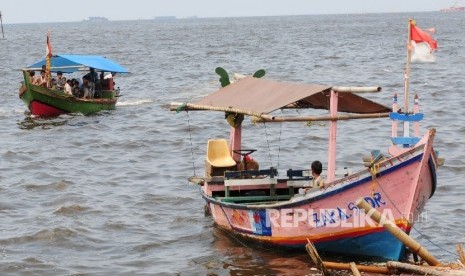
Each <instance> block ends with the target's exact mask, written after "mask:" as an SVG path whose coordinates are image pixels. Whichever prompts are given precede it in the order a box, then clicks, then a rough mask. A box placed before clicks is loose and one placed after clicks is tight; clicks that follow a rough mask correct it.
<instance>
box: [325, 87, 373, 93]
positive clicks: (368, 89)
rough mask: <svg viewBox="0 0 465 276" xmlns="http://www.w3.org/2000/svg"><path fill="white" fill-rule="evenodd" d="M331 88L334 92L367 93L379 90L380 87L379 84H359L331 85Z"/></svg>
mask: <svg viewBox="0 0 465 276" xmlns="http://www.w3.org/2000/svg"><path fill="white" fill-rule="evenodd" d="M331 90H333V91H335V92H341V93H346V92H348V93H368V92H380V91H381V87H379V86H366V87H359V86H333V87H331Z"/></svg>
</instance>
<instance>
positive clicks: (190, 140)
mask: <svg viewBox="0 0 465 276" xmlns="http://www.w3.org/2000/svg"><path fill="white" fill-rule="evenodd" d="M186 114H187V125H188V127H189V142H190V144H191V155H192V168H193V170H194V176H195V175H197V173H196V172H195V159H194V145H193V144H192V133H191V123H190V120H189V111H186Z"/></svg>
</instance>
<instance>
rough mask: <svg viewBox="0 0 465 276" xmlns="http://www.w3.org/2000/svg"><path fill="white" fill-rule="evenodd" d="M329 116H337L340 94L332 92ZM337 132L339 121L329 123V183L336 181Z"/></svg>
mask: <svg viewBox="0 0 465 276" xmlns="http://www.w3.org/2000/svg"><path fill="white" fill-rule="evenodd" d="M329 101H330V102H329V114H330V116H332V117H336V116H337V104H338V93H337V92H336V91H334V90H331V98H330V100H329ZM336 130H337V121H336V120H331V121H330V123H329V148H328V173H327V176H326V177H327V182H328V183H329V182H332V181H334V173H335V171H336Z"/></svg>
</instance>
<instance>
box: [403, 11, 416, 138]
mask: <svg viewBox="0 0 465 276" xmlns="http://www.w3.org/2000/svg"><path fill="white" fill-rule="evenodd" d="M412 24H415V23H414V21H413V20H412V19H409V21H408V36H407V63H406V65H405V76H404V110H403V111H404V113H406V114H407V113H409V106H408V102H409V95H408V89H409V80H410V61H411V59H412V33H411V29H412ZM409 136H410V122H408V121H404V137H409Z"/></svg>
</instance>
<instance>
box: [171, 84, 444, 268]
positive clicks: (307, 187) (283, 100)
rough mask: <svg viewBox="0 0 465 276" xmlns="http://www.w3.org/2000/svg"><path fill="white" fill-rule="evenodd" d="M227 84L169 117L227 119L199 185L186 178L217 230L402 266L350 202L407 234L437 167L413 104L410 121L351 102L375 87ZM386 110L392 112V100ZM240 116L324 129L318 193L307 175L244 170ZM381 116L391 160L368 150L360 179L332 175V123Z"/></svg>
mask: <svg viewBox="0 0 465 276" xmlns="http://www.w3.org/2000/svg"><path fill="white" fill-rule="evenodd" d="M222 83H223V82H222ZM228 83H229V81H227V82H226V83H225V84H224V83H223V86H225V87H223V88H221V89H219V90H218V91H216V92H214V93H213V94H211V95H208V96H206V97H205V98H203V99H201V100H200V101H198V102H195V103H187V104H179V103H172V110H174V109H177V110H178V111H179V110H214V111H220V112H226V117H227V120H228V122H229V123H230V125H231V128H230V140H229V142H228V141H226V140H224V139H223V140H221V139H212V140H209V141H208V144H207V153H206V155H207V156H206V161H205V176H204V177H195V178H191V181H192V182H195V183H196V184H199V185H200V187H201V189H200V191H201V195H202V197H203V198H204V199H205V201H206V204H207V207H208V210H209V211H210V213H211V216H212V218H213V220H214V221H215V223H216V225H217V226H218V227H220V228H222V229H226V230H228V231H231V232H232V233H235V234H237V235H239V236H241V237H243V238H246V239H251V240H254V241H259V242H263V243H266V244H271V245H277V246H288V247H303V246H304V245H305V244H306V243H307V240H311V241H313V243H314V244H315V246H316V247H317V249H318V250H319V251H325V252H333V253H338V254H351V255H361V256H371V257H379V258H383V259H390V260H398V259H400V258H401V257H402V256H403V253H404V246H403V245H402V243H401V242H400V241H398V240H397V239H396V238H394V237H393V236H392V235H391V234H390V233H389V232H386V231H385V229H384V228H383V227H382V226H379V225H377V224H376V223H374V222H373V221H372V220H371V219H370V218H368V217H367V216H365V214H364V213H363V212H362V211H360V210H359V209H358V208H357V207H356V205H355V201H356V199H357V198H359V197H363V198H365V200H366V201H368V202H369V203H371V205H372V206H373V207H374V208H376V209H377V210H378V211H380V212H382V213H384V214H385V215H386V216H387V217H388V218H389V219H391V220H393V221H394V222H395V224H396V225H397V226H399V227H400V228H401V229H402V230H403V231H405V232H406V233H409V232H410V230H411V228H412V226H413V225H414V223H415V221H416V220H417V219H418V217H419V215H420V213H421V212H422V210H423V208H424V206H425V204H426V202H427V201H428V199H429V198H430V197H431V196H432V195H433V194H434V191H435V188H436V169H437V168H438V166H439V161H438V157H437V154H436V153H435V151H434V150H433V140H434V136H435V130H434V129H430V130H428V131H427V132H426V133H425V134H424V135H423V136H421V137H420V135H419V127H418V122H419V121H420V120H421V119H422V118H423V114H421V113H419V112H418V111H419V108H418V98H415V105H414V112H411V113H407V114H402V113H397V112H391V108H388V107H386V106H383V105H381V104H378V103H375V102H373V101H370V100H368V99H366V98H363V97H360V96H358V95H357V93H362V92H379V91H380V90H381V89H380V88H379V87H334V86H323V85H307V84H295V83H284V82H276V81H271V80H265V79H261V78H253V77H246V78H242V79H240V80H238V81H237V82H235V83H232V84H229V85H228ZM283 108H288V109H305V108H317V109H327V110H329V114H328V115H327V116H302V115H299V116H295V117H278V116H274V115H273V114H272V112H273V111H275V110H278V109H283ZM392 110H398V108H397V96H395V97H394V103H393V109H392ZM340 112H345V113H347V114H342V113H340ZM244 115H245V116H253V117H254V118H255V120H256V121H260V122H265V123H273V122H302V121H319V120H328V121H330V127H329V141H328V161H327V166H326V167H327V173H326V181H325V185H324V188H313V187H312V176H311V175H310V174H309V172H308V171H305V170H293V169H292V168H287V169H288V170H287V173H286V175H284V176H283V175H278V170H277V169H275V168H268V169H261V170H257V169H256V168H254V169H250V168H249V166H248V164H247V163H246V164H244V159H245V162H247V159H248V158H244V157H242V156H247V155H248V154H250V153H251V152H253V151H254V150H247V149H243V148H242V146H241V135H242V129H241V127H242V119H243V116H244ZM385 117H390V119H391V120H392V137H387V139H391V140H392V143H393V144H392V146H391V147H390V148H389V149H386V150H387V153H385V154H382V153H380V152H378V151H374V152H372V153H371V155H370V156H369V157H368V158H365V160H364V161H365V162H360V169H359V170H355V171H354V172H348V173H346V174H344V175H342V176H338V175H337V173H336V158H335V157H336V129H337V124H338V121H340V120H351V119H369V118H385ZM372 120H374V119H372ZM379 120H382V119H379ZM398 122H401V123H402V122H407V123H406V124H405V125H406V127H410V125H409V122H412V123H413V128H414V134H415V136H412V137H410V136H405V135H404V136H402V137H397V136H398V135H397V124H398ZM360 131H363V130H360ZM407 133H408V132H407ZM366 136H367V137H369V136H370V133H367V134H366ZM296 154H298V153H296ZM296 158H297V157H296ZM298 158H301V159H302V160H305V159H306V158H302V157H298ZM310 158H311V157H310ZM310 158H309V159H310ZM310 161H311V160H310ZM249 162H250V160H249ZM303 162H305V164H302V167H308V164H309V160H305V161H303Z"/></svg>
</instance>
